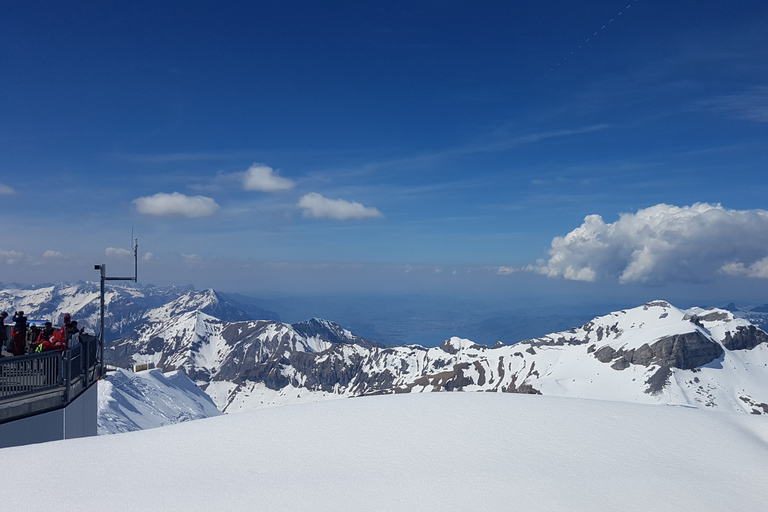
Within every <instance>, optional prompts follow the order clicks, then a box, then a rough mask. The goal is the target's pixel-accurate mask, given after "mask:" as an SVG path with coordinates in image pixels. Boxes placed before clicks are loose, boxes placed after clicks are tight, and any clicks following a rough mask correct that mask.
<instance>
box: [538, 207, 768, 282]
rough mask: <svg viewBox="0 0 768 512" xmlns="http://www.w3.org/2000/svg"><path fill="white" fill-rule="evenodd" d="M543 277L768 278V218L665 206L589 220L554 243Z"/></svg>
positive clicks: (719, 209) (767, 215)
mask: <svg viewBox="0 0 768 512" xmlns="http://www.w3.org/2000/svg"><path fill="white" fill-rule="evenodd" d="M549 255H550V258H549V260H548V261H547V262H546V264H544V265H542V266H540V267H539V269H538V270H539V271H540V272H541V273H543V274H546V275H548V276H549V277H562V278H565V279H571V280H576V281H597V280H601V279H617V280H618V281H619V282H621V283H636V282H643V283H661V282H665V281H688V282H705V281H708V280H711V279H712V278H713V277H714V276H715V275H717V274H718V273H720V274H729V275H741V276H746V277H768V211H765V210H729V209H726V208H723V207H722V206H721V205H719V204H715V205H711V204H707V203H696V204H694V205H692V206H683V207H678V206H671V205H667V204H658V205H656V206H651V207H649V208H646V209H643V210H639V211H638V212H637V213H625V214H622V215H621V216H620V218H619V220H617V221H616V222H614V223H605V222H604V221H603V219H602V217H601V216H600V215H588V216H587V217H586V218H585V219H584V223H583V224H582V225H581V226H579V227H578V228H576V229H574V230H573V231H571V232H570V233H568V234H567V235H565V236H563V237H556V238H554V239H553V240H552V247H551V249H550V251H549Z"/></svg>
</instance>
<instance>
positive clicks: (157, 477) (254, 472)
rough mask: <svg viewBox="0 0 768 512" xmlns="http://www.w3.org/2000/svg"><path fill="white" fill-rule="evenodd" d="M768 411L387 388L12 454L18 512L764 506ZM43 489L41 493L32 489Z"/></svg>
mask: <svg viewBox="0 0 768 512" xmlns="http://www.w3.org/2000/svg"><path fill="white" fill-rule="evenodd" d="M767 458H768V418H766V417H765V416H751V415H746V414H733V413H722V414H708V413H706V412H704V411H700V410H696V409H689V408H682V407H663V406H649V405H639V404H631V403H619V402H607V401H598V400H584V399H569V398H560V397H549V396H527V395H510V394H501V393H459V392H457V393H425V394H406V395H387V396H375V397H365V398H354V399H348V400H334V401H329V402H322V403H310V404H302V405H297V406H291V407H279V408H269V409H261V410H257V411H250V412H244V413H241V414H235V415H226V416H221V417H216V418H209V419H205V420H199V421H194V422H187V423H182V424H177V425H171V426H168V427H165V428H162V429H152V430H145V431H141V432H132V433H128V434H120V435H114V436H100V437H97V438H88V439H76V440H69V441H60V442H54V443H46V444H40V445H31V446H23V447H17V448H8V449H4V450H2V451H0V459H2V461H3V467H9V468H10V467H12V468H14V470H15V471H18V473H19V474H24V475H42V474H53V475H68V474H69V475H71V474H77V475H78V477H77V478H52V479H47V480H46V483H45V485H42V486H41V485H39V479H37V478H26V479H20V481H19V482H18V483H17V484H16V485H14V486H9V487H8V488H6V489H5V490H4V505H5V506H7V508H8V509H9V510H13V509H24V510H29V511H37V510H40V511H43V510H44V511H50V510H67V509H77V510H82V511H90V510H94V511H95V510H105V509H108V510H114V511H122V510H131V511H135V510H164V511H174V510H179V511H181V510H183V511H191V510H238V511H242V510H291V511H304V510H306V511H309V510H312V511H316V510H335V511H347V510H350V511H351V510H355V511H359V510H382V511H384V510H386V511H392V510H398V511H423V510H447V511H453V510H457V511H458V510H462V511H465V510H484V509H493V510H534V511H542V510H577V511H578V510H585V511H601V510H611V511H613V510H627V511H634V510H637V511H647V510H656V511H666V510H670V511H671V510H674V511H679V510H703V511H707V510H713V511H714V510H717V511H722V510H741V511H758V510H764V508H765V502H766V500H768V486H766V482H768V465H767V464H765V460H766V459H767ZM30 496H35V499H30Z"/></svg>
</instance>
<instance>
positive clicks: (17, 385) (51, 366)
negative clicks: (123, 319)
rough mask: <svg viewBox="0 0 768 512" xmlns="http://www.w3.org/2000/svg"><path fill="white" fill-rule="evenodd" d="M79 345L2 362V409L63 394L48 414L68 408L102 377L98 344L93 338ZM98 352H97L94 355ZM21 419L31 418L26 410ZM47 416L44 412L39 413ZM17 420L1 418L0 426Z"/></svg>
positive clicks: (10, 416)
mask: <svg viewBox="0 0 768 512" xmlns="http://www.w3.org/2000/svg"><path fill="white" fill-rule="evenodd" d="M79 339H80V343H78V344H76V345H75V346H73V347H70V348H67V349H65V350H64V351H63V352H59V351H58V350H53V351H47V352H41V353H37V354H27V355H23V356H15V357H6V358H0V407H2V408H7V407H13V405H14V403H21V402H22V401H25V400H26V399H32V398H35V397H39V396H41V395H46V394H51V393H60V394H61V400H60V401H59V400H58V399H56V400H54V401H53V405H52V406H46V407H47V409H46V410H50V409H51V408H59V407H64V406H66V405H68V404H69V403H70V402H72V401H73V400H74V399H75V398H77V397H78V396H79V395H80V394H81V393H83V392H84V391H85V390H86V389H88V388H89V387H90V386H91V385H92V384H93V383H94V382H96V381H97V380H98V378H99V376H100V373H101V372H100V371H98V369H99V366H100V364H101V363H100V361H99V354H98V343H99V339H98V338H97V337H95V336H91V335H81V336H79ZM94 349H95V351H94ZM20 410H22V411H24V412H22V413H20V415H19V416H18V417H23V416H28V415H29V411H28V409H26V408H20ZM39 412H44V411H43V410H40V411H37V412H36V413H39ZM13 419H17V416H16V415H14V414H9V413H7V412H6V413H5V414H3V415H2V416H0V423H4V422H6V421H11V420H13Z"/></svg>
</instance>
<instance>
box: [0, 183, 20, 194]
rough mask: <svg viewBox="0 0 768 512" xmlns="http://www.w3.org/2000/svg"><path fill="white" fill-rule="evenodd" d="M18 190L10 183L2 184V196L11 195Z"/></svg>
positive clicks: (0, 188) (0, 186)
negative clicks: (9, 184)
mask: <svg viewBox="0 0 768 512" xmlns="http://www.w3.org/2000/svg"><path fill="white" fill-rule="evenodd" d="M15 193H16V191H15V190H13V189H12V188H11V187H9V186H8V185H0V196H10V195H13V194H15Z"/></svg>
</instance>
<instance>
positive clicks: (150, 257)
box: [141, 252, 160, 261]
mask: <svg viewBox="0 0 768 512" xmlns="http://www.w3.org/2000/svg"><path fill="white" fill-rule="evenodd" d="M141 259H142V260H144V261H160V258H158V257H157V256H155V255H154V254H152V253H151V252H147V253H145V254H144V257H142V258H141Z"/></svg>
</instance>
